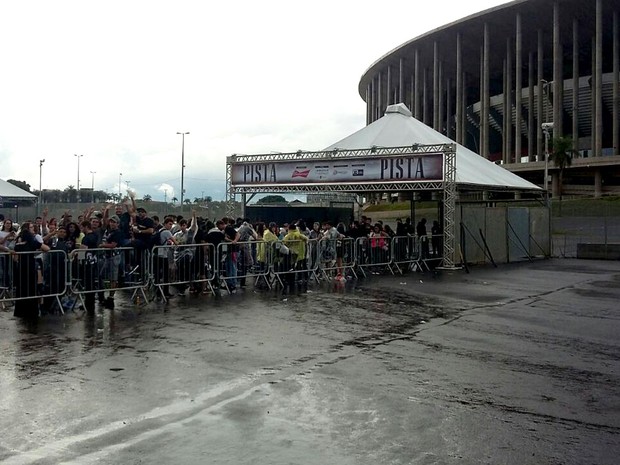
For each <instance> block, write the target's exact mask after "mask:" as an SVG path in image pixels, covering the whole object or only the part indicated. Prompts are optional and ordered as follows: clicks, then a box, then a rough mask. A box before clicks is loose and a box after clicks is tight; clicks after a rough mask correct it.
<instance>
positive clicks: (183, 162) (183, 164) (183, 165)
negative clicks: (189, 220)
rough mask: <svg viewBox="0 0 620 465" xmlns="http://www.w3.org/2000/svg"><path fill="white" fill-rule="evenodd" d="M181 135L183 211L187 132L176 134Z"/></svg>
mask: <svg viewBox="0 0 620 465" xmlns="http://www.w3.org/2000/svg"><path fill="white" fill-rule="evenodd" d="M177 134H180V135H181V211H183V195H184V194H185V188H184V186H183V175H184V173H185V135H186V134H189V132H177Z"/></svg>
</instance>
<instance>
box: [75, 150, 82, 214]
mask: <svg viewBox="0 0 620 465" xmlns="http://www.w3.org/2000/svg"><path fill="white" fill-rule="evenodd" d="M73 156H74V157H77V161H78V166H77V168H78V171H77V195H76V199H77V203H80V158H82V157H83V156H84V155H78V154H77V153H74V154H73Z"/></svg>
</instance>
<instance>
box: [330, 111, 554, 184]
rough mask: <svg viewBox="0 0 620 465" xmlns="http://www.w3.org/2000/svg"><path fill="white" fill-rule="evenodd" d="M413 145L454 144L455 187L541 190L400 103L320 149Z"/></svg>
mask: <svg viewBox="0 0 620 465" xmlns="http://www.w3.org/2000/svg"><path fill="white" fill-rule="evenodd" d="M414 144H418V145H433V144H456V183H457V187H458V188H465V187H467V188H470V189H478V190H480V189H489V190H491V189H500V190H515V191H530V192H538V193H540V192H542V190H543V189H542V188H540V187H539V186H537V185H535V184H533V183H531V182H529V181H526V180H525V179H523V178H521V177H520V176H517V175H516V174H514V173H512V172H510V171H508V170H507V169H505V168H503V167H502V166H498V165H496V164H495V163H493V162H491V161H489V160H487V159H485V158H483V157H481V156H480V155H478V154H476V153H475V152H473V151H471V150H469V149H468V148H467V147H465V146H463V145H461V144H458V143H456V142H455V141H454V140H452V139H450V138H449V137H447V136H445V135H443V134H441V133H440V132H438V131H436V130H434V129H433V128H431V127H429V126H427V125H426V124H424V123H422V122H421V121H419V120H417V119H415V118H414V117H413V115H412V113H411V111H409V109H408V108H407V106H406V105H405V104H403V103H398V104H394V105H390V106H388V107H387V109H386V111H385V114H384V116H383V117H381V118H379V119H378V120H376V121H374V122H373V123H371V124H369V125H367V126H365V127H363V128H362V129H360V130H358V131H356V132H354V133H353V134H351V135H349V136H347V137H345V138H344V139H341V140H340V141H338V142H336V143H334V144H331V145H330V146H329V147H326V148H325V149H324V150H325V151H330V150H334V149H344V150H357V149H364V148H372V147H382V148H385V147H404V146H409V145H414Z"/></svg>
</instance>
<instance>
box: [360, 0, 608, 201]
mask: <svg viewBox="0 0 620 465" xmlns="http://www.w3.org/2000/svg"><path fill="white" fill-rule="evenodd" d="M619 14H620V2H618V1H615V0H585V1H584V0H555V1H551V0H516V1H512V2H509V3H506V4H503V5H500V6H497V7H494V8H491V9H488V10H485V11H482V12H480V13H476V14H473V15H471V16H468V17H466V18H463V19H460V20H458V21H455V22H453V23H451V24H447V25H445V26H442V27H440V28H437V29H435V30H433V31H430V32H428V33H425V34H423V35H421V36H419V37H416V38H414V39H412V40H410V41H408V42H406V43H404V44H402V45H400V46H398V47H397V48H395V49H394V50H392V51H390V52H389V53H387V54H386V55H384V56H383V57H381V58H380V59H378V60H377V61H376V62H375V63H373V64H372V65H371V66H370V67H369V68H368V70H367V71H366V72H364V74H363V75H362V77H361V79H360V82H359V93H360V96H361V97H362V99H363V100H364V101H365V102H366V123H367V124H368V125H369V124H371V123H373V122H374V121H376V120H378V119H379V118H381V117H382V116H383V115H384V113H385V110H386V109H387V107H388V106H389V105H392V104H395V103H404V104H405V105H406V106H407V107H408V108H409V109H411V112H412V113H413V116H414V117H415V118H416V119H418V120H420V121H421V122H423V123H424V124H426V125H428V126H430V127H432V128H433V129H435V130H437V131H439V132H441V133H442V134H444V135H446V136H448V137H450V138H451V139H453V140H455V141H456V142H457V143H460V144H462V145H464V146H466V147H467V148H469V149H470V150H472V151H474V152H476V153H478V154H480V155H481V156H482V157H484V158H486V159H488V160H491V161H494V162H495V163H497V164H502V165H503V166H504V167H505V168H507V169H508V170H510V171H512V172H514V173H516V174H518V175H520V176H521V177H523V178H525V179H527V180H529V181H531V182H533V183H535V184H538V185H539V186H541V187H546V183H545V177H544V173H545V164H546V163H545V161H546V157H545V154H546V153H547V151H552V145H553V142H554V139H556V138H569V139H568V143H569V149H570V147H571V145H572V153H573V154H574V155H573V158H572V163H570V165H569V166H567V167H566V168H565V169H564V171H563V174H562V183H561V186H560V171H559V169H558V168H557V167H556V166H555V164H554V163H553V161H549V162H548V164H547V169H548V172H549V177H548V178H547V180H548V181H549V182H550V190H551V193H552V195H553V196H556V195H558V194H559V193H560V188H561V191H562V192H563V193H564V194H569V195H589V196H595V197H600V196H602V195H611V194H614V195H618V194H620V97H619V92H620V84H619V78H620V50H619V49H620V44H619V28H620V18H619ZM414 142H415V141H414Z"/></svg>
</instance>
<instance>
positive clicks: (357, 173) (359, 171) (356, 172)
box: [353, 168, 364, 176]
mask: <svg viewBox="0 0 620 465" xmlns="http://www.w3.org/2000/svg"><path fill="white" fill-rule="evenodd" d="M353 176H364V169H363V168H358V169H356V170H353Z"/></svg>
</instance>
